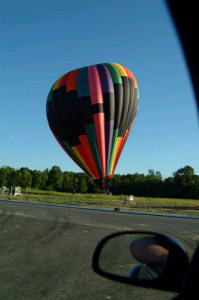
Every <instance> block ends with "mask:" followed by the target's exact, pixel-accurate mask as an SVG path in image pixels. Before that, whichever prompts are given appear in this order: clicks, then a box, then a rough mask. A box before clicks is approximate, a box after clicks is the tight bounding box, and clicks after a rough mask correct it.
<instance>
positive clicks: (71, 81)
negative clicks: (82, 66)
mask: <svg viewBox="0 0 199 300" xmlns="http://www.w3.org/2000/svg"><path fill="white" fill-rule="evenodd" d="M78 72H79V69H76V70H73V71H72V72H71V73H70V76H69V77H68V82H67V87H66V91H67V92H69V91H73V90H77V75H78Z"/></svg>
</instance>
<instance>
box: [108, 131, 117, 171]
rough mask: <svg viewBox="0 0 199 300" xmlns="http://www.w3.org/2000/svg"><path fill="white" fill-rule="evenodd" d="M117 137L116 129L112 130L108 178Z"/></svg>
mask: <svg viewBox="0 0 199 300" xmlns="http://www.w3.org/2000/svg"><path fill="white" fill-rule="evenodd" d="M117 136H118V129H114V131H113V139H112V147H111V155H110V163H109V171H108V176H109V175H111V169H112V163H113V157H114V153H115V146H116V140H117Z"/></svg>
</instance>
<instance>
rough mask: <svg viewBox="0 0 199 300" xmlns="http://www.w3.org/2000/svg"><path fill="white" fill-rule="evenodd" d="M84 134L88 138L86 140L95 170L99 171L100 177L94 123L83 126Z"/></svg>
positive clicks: (100, 169)
mask: <svg viewBox="0 0 199 300" xmlns="http://www.w3.org/2000/svg"><path fill="white" fill-rule="evenodd" d="M84 128H85V131H86V135H87V138H88V142H89V145H90V148H91V151H92V153H93V157H94V160H95V163H96V167H97V170H98V172H99V175H100V177H102V168H101V163H100V157H99V151H98V147H97V139H96V133H95V125H94V124H88V125H85V126H84Z"/></svg>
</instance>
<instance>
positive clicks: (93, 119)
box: [46, 63, 139, 188]
mask: <svg viewBox="0 0 199 300" xmlns="http://www.w3.org/2000/svg"><path fill="white" fill-rule="evenodd" d="M138 104H139V96H138V85H137V82H136V79H135V77H134V75H133V73H132V72H131V71H130V70H128V69H127V68H126V67H124V66H122V65H119V64H115V63H104V64H97V65H93V66H88V67H83V68H79V69H76V70H73V71H70V72H68V73H66V74H64V75H63V76H62V77H60V78H59V79H58V80H57V81H56V82H55V83H54V84H53V86H52V88H51V90H50V92H49V94H48V99H47V105H46V109H47V119H48V123H49V126H50V129H51V131H52V133H53V134H54V136H55V138H56V139H57V141H58V142H59V144H60V145H61V146H62V148H63V149H64V150H65V152H66V153H67V154H68V155H69V156H70V157H71V158H72V159H73V160H74V161H75V162H76V163H77V165H78V166H79V167H80V168H81V169H82V170H83V171H84V172H85V173H87V174H88V175H89V176H90V177H91V178H93V180H94V181H95V182H96V184H97V185H99V186H100V187H102V188H104V185H105V180H106V179H111V178H112V176H113V173H114V170H115V168H116V165H117V162H118V159H119V157H120V154H121V151H122V149H123V147H124V144H125V142H126V140H127V138H128V136H129V133H130V132H131V130H132V127H133V124H134V121H135V117H136V113H137V110H138Z"/></svg>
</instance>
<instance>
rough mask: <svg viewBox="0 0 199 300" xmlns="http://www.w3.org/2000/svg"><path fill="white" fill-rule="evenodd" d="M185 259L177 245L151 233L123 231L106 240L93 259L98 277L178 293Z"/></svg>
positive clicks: (99, 246)
mask: <svg viewBox="0 0 199 300" xmlns="http://www.w3.org/2000/svg"><path fill="white" fill-rule="evenodd" d="M187 265H188V256H187V254H186V252H185V250H184V248H183V247H182V246H181V244H180V243H179V242H177V241H176V240H174V239H173V238H171V237H169V236H166V235H162V234H158V233H153V232H133V231H126V232H122V233H115V234H112V235H110V236H107V237H105V238H104V239H103V240H102V241H101V242H100V243H99V244H98V246H97V248H96V250H95V253H94V256H93V269H94V271H96V272H97V273H98V274H100V275H102V276H104V277H107V278H110V279H113V280H117V281H120V282H124V283H128V284H134V285H138V286H143V287H152V288H158V289H163V290H169V291H177V292H178V291H180V289H181V286H182V282H183V276H185V273H186V269H187Z"/></svg>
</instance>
